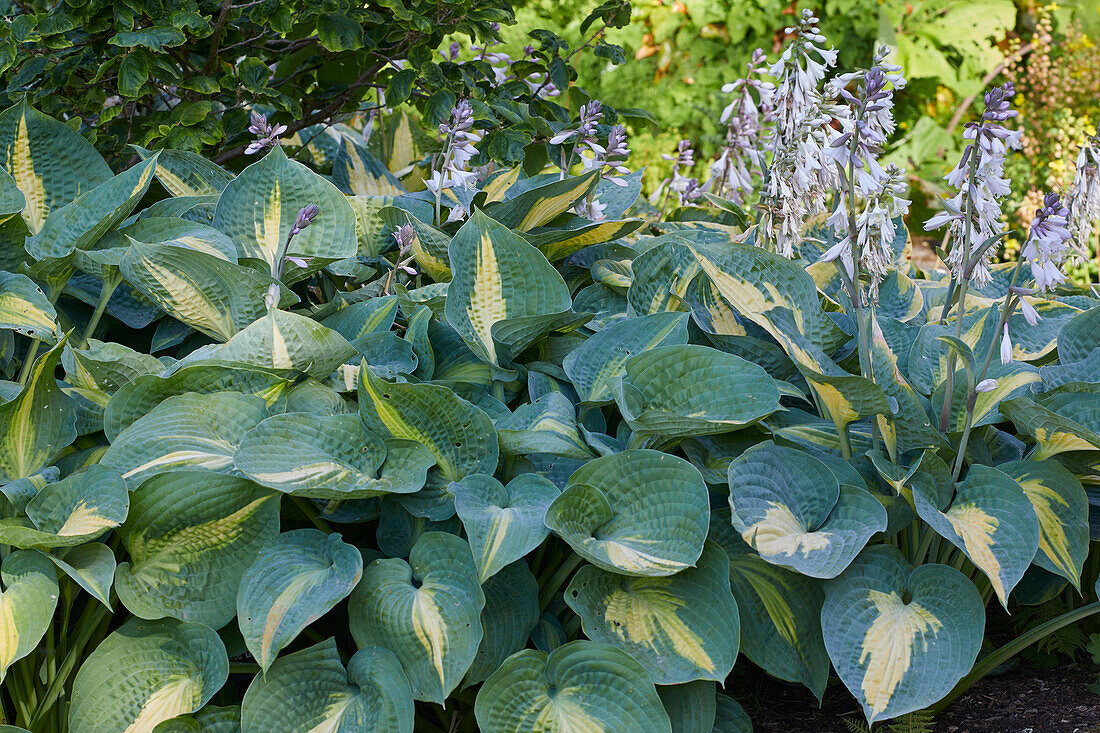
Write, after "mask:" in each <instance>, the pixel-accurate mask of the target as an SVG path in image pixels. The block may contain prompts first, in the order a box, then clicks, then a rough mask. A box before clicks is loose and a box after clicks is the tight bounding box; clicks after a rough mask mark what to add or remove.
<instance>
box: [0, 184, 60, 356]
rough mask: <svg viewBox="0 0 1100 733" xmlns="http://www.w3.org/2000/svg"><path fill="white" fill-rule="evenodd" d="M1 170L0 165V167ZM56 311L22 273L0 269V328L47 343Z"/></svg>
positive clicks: (51, 337) (54, 333) (52, 336)
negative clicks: (1, 270)
mask: <svg viewBox="0 0 1100 733" xmlns="http://www.w3.org/2000/svg"><path fill="white" fill-rule="evenodd" d="M0 170H2V169H0ZM56 320H57V311H56V310H55V309H54V307H53V303H51V302H50V299H49V298H47V297H46V294H45V293H43V292H42V291H41V290H40V289H39V287H38V286H37V285H35V284H34V281H33V280H31V279H30V278H29V277H27V276H26V275H17V274H13V273H10V272H0V329H4V328H10V329H12V330H13V331H16V332H17V333H21V334H23V335H24V336H30V337H31V338H33V339H37V340H39V341H45V342H46V343H51V342H53V341H54V340H56V339H57V323H56Z"/></svg>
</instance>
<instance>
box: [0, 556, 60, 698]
mask: <svg viewBox="0 0 1100 733" xmlns="http://www.w3.org/2000/svg"><path fill="white" fill-rule="evenodd" d="M0 579H2V580H3V581H4V589H3V591H2V592H0V681H3V679H4V677H5V675H7V672H8V668H9V667H11V665H12V663H13V662H15V661H17V660H19V659H22V658H23V657H25V656H27V655H28V654H30V653H31V652H32V651H34V649H35V647H37V646H38V642H39V641H41V640H42V635H43V634H45V633H46V630H47V629H48V628H49V627H50V622H51V621H52V620H53V612H54V609H55V608H57V596H58V590H57V571H56V570H54V566H53V564H52V563H50V561H49V560H47V559H46V558H45V557H44V556H42V555H41V554H39V553H37V552H27V551H17V552H12V553H11V554H9V555H8V556H7V557H5V558H4V563H3V565H2V566H0Z"/></svg>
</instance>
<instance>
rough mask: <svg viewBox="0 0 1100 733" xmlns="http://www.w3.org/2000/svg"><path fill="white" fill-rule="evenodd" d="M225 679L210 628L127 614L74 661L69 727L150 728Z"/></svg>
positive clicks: (224, 661) (192, 706)
mask: <svg viewBox="0 0 1100 733" xmlns="http://www.w3.org/2000/svg"><path fill="white" fill-rule="evenodd" d="M228 676H229V658H228V657H227V656H226V652H225V645H224V644H223V643H222V640H221V639H220V638H218V634H217V633H216V632H215V631H214V630H213V629H211V628H210V627H208V626H204V625H202V624H190V623H181V622H179V621H175V620H170V619H165V620H161V621H145V620H143V619H138V618H134V619H130V620H129V621H127V622H126V623H125V624H123V625H122V627H121V628H119V629H118V630H117V631H115V632H114V633H113V634H111V635H110V636H108V637H107V638H106V639H105V640H104V641H103V643H102V644H100V645H99V646H98V647H96V650H95V651H94V652H92V653H91V655H90V656H89V657H88V658H87V659H86V660H85V661H84V663H83V664H81V665H80V671H78V672H77V673H76V680H75V681H74V682H73V695H72V704H71V705H70V707H69V730H70V731H72V733H102V732H103V731H130V733H139V731H152V730H153V728H155V727H156V726H157V724H158V723H161V722H163V721H165V720H169V719H171V718H174V717H176V716H177V715H183V714H187V713H193V712H195V711H196V710H198V709H199V708H201V707H202V706H203V705H205V704H206V703H207V701H209V700H210V698H211V697H213V696H214V693H216V692H217V691H218V690H219V689H221V687H222V685H224V684H225V681H226V679H227V678H228Z"/></svg>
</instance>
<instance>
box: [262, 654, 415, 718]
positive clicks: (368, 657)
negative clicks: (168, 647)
mask: <svg viewBox="0 0 1100 733" xmlns="http://www.w3.org/2000/svg"><path fill="white" fill-rule="evenodd" d="M413 714H414V711H413V698H412V690H411V689H410V688H409V681H408V679H406V677H405V673H404V672H403V671H402V670H401V664H400V663H399V662H398V660H397V658H396V657H394V655H393V654H392V653H391V652H388V651H386V650H385V649H380V648H378V647H367V648H365V649H360V650H359V651H358V652H356V653H355V655H354V656H353V657H352V658H351V659H350V660H349V661H348V668H347V670H346V671H345V670H344V665H343V664H341V662H340V653H339V652H338V651H337V649H336V643H335V641H334V640H332V639H328V640H326V641H322V642H321V643H319V644H316V645H314V646H311V647H308V648H306V649H303V650H302V651H300V652H294V653H293V654H288V655H286V656H285V657H283V658H282V659H279V660H276V662H275V664H273V665H272V666H271V669H269V670H268V671H267V674H265V675H256V677H255V678H253V680H252V684H250V685H249V686H248V690H247V691H246V692H245V694H244V702H243V704H242V705H241V733H267V732H268V731H276V730H277V731H280V732H281V733H314V732H316V733H320V732H321V731H325V733H353V732H355V731H378V733H412V730H413Z"/></svg>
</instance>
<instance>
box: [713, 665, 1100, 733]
mask: <svg viewBox="0 0 1100 733" xmlns="http://www.w3.org/2000/svg"><path fill="white" fill-rule="evenodd" d="M1098 672H1100V669H1098V668H1097V667H1096V665H1092V664H1068V665H1062V666H1059V667H1055V668H1052V669H1033V668H1018V669H1013V670H1011V671H1008V672H1006V673H1004V674H1001V675H998V676H996V677H987V678H986V679H984V680H982V681H981V682H979V683H978V684H977V685H975V686H974V687H973V688H971V690H970V691H969V692H968V693H967V694H966V695H964V696H963V697H961V698H959V699H958V700H957V701H955V703H954V704H952V705H951V706H950V707H949V708H948V709H947V710H945V711H944V712H943V713H942V714H941V715H939V716H938V717H937V718H936V721H935V726H934V730H935V731H936V733H1100V696H1098V695H1096V694H1095V693H1093V692H1092V691H1090V690H1089V689H1088V685H1089V684H1090V683H1093V682H1095V681H1096V679H1097V673H1098ZM730 682H731V684H730V687H729V690H728V691H729V692H730V693H731V694H733V695H734V696H735V697H736V698H737V699H738V700H739V701H740V702H741V703H742V705H744V707H745V710H746V711H748V713H749V715H750V717H751V718H752V721H753V726H754V729H755V730H756V731H757V733H834V732H835V733H847V731H848V728H847V727H846V726H845V725H844V722H843V721H844V719H845V718H849V719H852V720H858V719H860V718H861V717H862V713H861V712H860V710H859V706H858V705H857V704H856V702H855V701H854V700H853V699H852V697H851V695H849V694H848V691H847V690H845V689H844V687H843V686H842V685H840V684H838V683H836V682H835V680H834V683H833V684H830V685H829V688H828V689H827V690H826V691H825V699H824V701H823V704H822V707H821V708H820V709H819V708H818V707H817V701H816V700H815V699H814V697H813V695H811V694H810V693H809V692H808V691H807V690H806V689H805V688H802V687H797V686H793V685H787V684H784V683H781V682H777V681H775V680H773V679H771V678H769V677H767V675H764V674H752V675H748V674H746V675H744V676H742V677H740V678H736V677H735V679H734V680H731V681H730ZM880 729H881V730H883V731H885V730H886V729H885V727H884V726H876V727H875V731H876V733H878V731H879V730H880Z"/></svg>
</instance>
